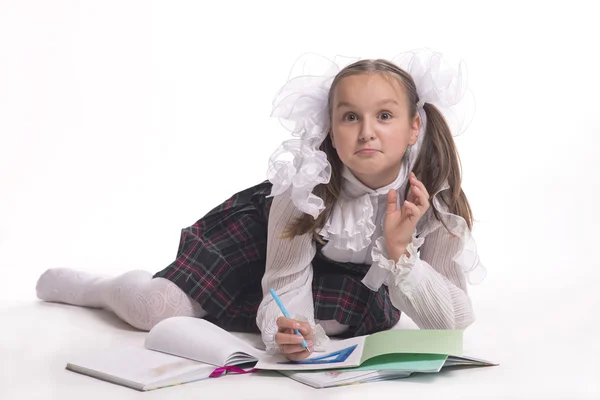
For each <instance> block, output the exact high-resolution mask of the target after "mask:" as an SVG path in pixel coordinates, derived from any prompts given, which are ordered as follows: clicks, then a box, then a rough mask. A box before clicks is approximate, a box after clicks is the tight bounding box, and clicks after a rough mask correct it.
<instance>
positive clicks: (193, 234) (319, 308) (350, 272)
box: [154, 181, 400, 336]
mask: <svg viewBox="0 0 600 400" xmlns="http://www.w3.org/2000/svg"><path fill="white" fill-rule="evenodd" d="M270 192H271V183H270V182H268V181H265V182H262V183H260V184H258V185H256V186H253V187H251V188H248V189H246V190H243V191H241V192H239V193H236V194H234V195H233V196H232V197H231V198H229V199H228V200H227V201H225V202H224V203H222V204H221V205H219V206H218V207H216V208H214V209H213V210H211V211H210V212H209V213H208V214H206V215H205V216H204V217H202V218H201V219H200V220H198V221H197V222H196V223H195V224H194V225H192V226H190V227H187V228H185V229H183V230H182V232H181V239H180V242H179V249H178V251H177V257H176V258H175V261H173V262H172V263H171V264H170V265H169V266H167V267H166V268H165V269H163V270H162V271H160V272H158V273H156V274H155V275H154V276H155V277H162V278H166V279H169V280H171V281H172V282H174V283H175V284H176V285H177V286H179V287H180V288H181V289H182V290H183V291H184V292H185V293H187V294H188V295H189V296H190V297H191V298H193V299H194V300H195V301H197V302H198V303H199V304H200V305H201V306H202V308H203V309H204V310H205V311H206V312H207V313H208V317H207V319H208V320H210V321H211V322H213V323H215V324H216V325H218V326H220V327H222V328H224V329H226V330H229V331H238V332H259V329H258V327H257V325H256V313H257V310H258V306H259V304H260V302H261V300H262V296H263V295H262V287H261V279H262V277H263V275H264V271H265V262H266V250H267V223H268V218H269V210H270V207H271V201H272V198H267V197H266V196H267V195H268V194H269V193H270ZM320 249H321V246H320V245H319V244H318V243H317V254H316V256H315V258H314V260H313V263H312V264H313V276H314V277H313V283H312V289H313V299H314V308H315V310H314V311H315V318H316V319H319V320H336V321H338V322H339V323H341V324H345V325H349V326H350V328H349V329H348V330H347V331H346V332H345V334H344V336H358V335H365V334H370V333H374V332H378V331H381V330H385V329H389V328H391V327H392V326H394V325H395V324H396V323H397V322H398V320H399V318H400V312H399V311H398V310H397V309H396V308H395V307H394V306H393V305H392V303H391V300H390V297H389V294H388V289H387V287H385V286H382V287H381V288H380V289H379V291H377V292H373V291H371V290H370V289H369V288H367V287H366V286H365V285H363V284H362V283H361V280H362V278H363V277H364V275H365V273H366V272H367V270H368V269H369V267H370V266H369V265H363V264H352V263H338V262H335V261H332V260H330V259H328V258H326V257H325V256H323V255H322V254H321V251H320Z"/></svg>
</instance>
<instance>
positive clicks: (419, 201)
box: [408, 186, 429, 213]
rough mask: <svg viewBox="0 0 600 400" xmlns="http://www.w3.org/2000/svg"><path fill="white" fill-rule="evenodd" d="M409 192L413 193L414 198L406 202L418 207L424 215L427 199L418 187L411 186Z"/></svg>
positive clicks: (427, 203)
mask: <svg viewBox="0 0 600 400" xmlns="http://www.w3.org/2000/svg"><path fill="white" fill-rule="evenodd" d="M410 190H412V191H413V193H414V197H413V198H409V199H408V200H409V201H410V202H412V203H414V204H415V205H416V206H417V207H419V208H420V209H421V212H422V213H425V211H426V210H427V208H428V207H429V199H428V198H427V197H426V196H425V194H424V193H423V191H422V190H421V189H420V188H419V187H418V186H413V187H411V188H410Z"/></svg>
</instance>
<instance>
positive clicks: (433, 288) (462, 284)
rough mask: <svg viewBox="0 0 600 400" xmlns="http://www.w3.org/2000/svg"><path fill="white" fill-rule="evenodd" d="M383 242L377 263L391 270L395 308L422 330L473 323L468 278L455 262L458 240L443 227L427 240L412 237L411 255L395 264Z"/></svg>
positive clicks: (462, 327) (377, 244)
mask: <svg viewBox="0 0 600 400" xmlns="http://www.w3.org/2000/svg"><path fill="white" fill-rule="evenodd" d="M380 239H381V240H378V241H377V243H376V247H377V254H378V255H377V256H376V257H374V261H376V262H378V263H379V267H381V268H383V269H386V270H388V271H391V273H389V274H388V275H387V282H386V283H387V285H388V288H389V292H390V298H391V301H392V304H394V306H395V307H397V308H398V309H399V310H401V311H402V312H404V313H405V314H406V315H408V316H409V317H410V318H411V319H412V320H413V321H414V322H415V324H417V326H418V327H419V328H421V329H465V328H466V327H468V326H469V325H470V324H472V323H473V321H474V320H475V316H474V313H473V308H472V305H471V300H470V298H469V296H468V294H467V280H466V276H465V274H464V272H463V271H462V269H461V267H460V266H459V265H458V264H457V263H456V262H455V261H454V257H455V255H456V254H457V253H458V252H459V250H460V246H462V244H461V241H460V239H459V238H457V237H455V236H453V235H452V234H451V233H449V232H448V231H447V230H446V229H445V228H444V227H443V226H442V225H440V226H439V227H438V228H437V229H436V230H435V231H433V232H431V233H429V234H428V235H427V236H426V237H425V239H419V238H416V237H413V242H412V243H411V244H410V245H409V246H408V249H407V250H408V252H409V254H410V255H408V256H407V255H403V256H402V257H400V260H398V262H397V263H396V264H394V262H393V261H392V260H389V259H387V252H386V251H385V244H384V241H383V238H380ZM419 248H420V255H419V254H418V253H417V250H418V249H419ZM375 259H377V260H375Z"/></svg>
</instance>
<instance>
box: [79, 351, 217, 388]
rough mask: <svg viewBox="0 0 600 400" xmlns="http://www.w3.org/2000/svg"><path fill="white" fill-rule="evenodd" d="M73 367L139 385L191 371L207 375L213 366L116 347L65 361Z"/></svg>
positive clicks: (157, 353) (160, 354)
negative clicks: (68, 361)
mask: <svg viewBox="0 0 600 400" xmlns="http://www.w3.org/2000/svg"><path fill="white" fill-rule="evenodd" d="M77 367H83V368H84V369H86V370H90V371H95V372H98V373H100V374H95V373H88V372H83V373H86V374H89V375H92V376H96V377H98V375H103V376H104V377H105V378H107V377H114V378H118V379H119V380H124V381H129V382H133V383H136V384H139V385H140V386H146V385H150V384H152V383H155V382H159V381H164V380H169V379H173V378H176V377H178V376H182V375H185V374H189V373H192V372H194V373H198V374H199V375H202V373H205V374H206V377H208V375H210V374H211V372H212V371H214V369H215V367H214V366H213V365H209V364H204V363H201V362H197V361H193V360H188V359H185V358H180V357H175V356H171V355H169V354H164V353H159V352H156V351H152V350H148V349H145V348H143V347H125V348H116V349H112V350H108V351H102V352H95V353H91V354H81V355H78V356H76V357H74V359H73V360H72V361H71V362H70V363H69V364H67V369H72V370H75V371H78V372H82V371H81V369H80V368H77ZM110 380H113V379H110ZM113 381H114V380H113Z"/></svg>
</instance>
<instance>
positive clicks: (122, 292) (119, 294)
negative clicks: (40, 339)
mask: <svg viewBox="0 0 600 400" xmlns="http://www.w3.org/2000/svg"><path fill="white" fill-rule="evenodd" d="M36 292H37V296H38V298H40V299H42V300H45V301H51V302H59V303H67V304H73V305H77V306H83V307H93V308H103V309H107V310H110V311H113V312H114V313H115V314H116V315H117V316H118V317H119V318H121V319H122V320H123V321H125V322H127V323H128V324H130V325H132V326H133V327H135V328H138V329H141V330H143V331H149V330H150V329H152V327H153V326H154V325H156V324H157V323H159V322H160V321H162V320H163V319H166V318H170V317H174V316H187V317H197V318H202V317H204V316H206V311H204V310H203V309H202V307H200V305H199V304H198V303H197V302H196V301H194V300H193V299H192V298H190V297H189V296H187V295H186V294H185V293H184V292H183V291H182V290H181V289H180V288H179V287H178V286H177V285H175V284H174V283H173V282H171V281H169V280H168V279H164V278H154V279H153V278H152V274H151V273H150V272H147V271H141V270H138V271H130V272H127V273H125V274H123V275H120V276H117V277H106V276H100V275H93V274H89V273H87V272H82V271H75V270H72V269H67V268H56V269H49V270H47V271H46V272H44V273H43V274H42V276H41V277H40V278H39V279H38V282H37V285H36Z"/></svg>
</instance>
